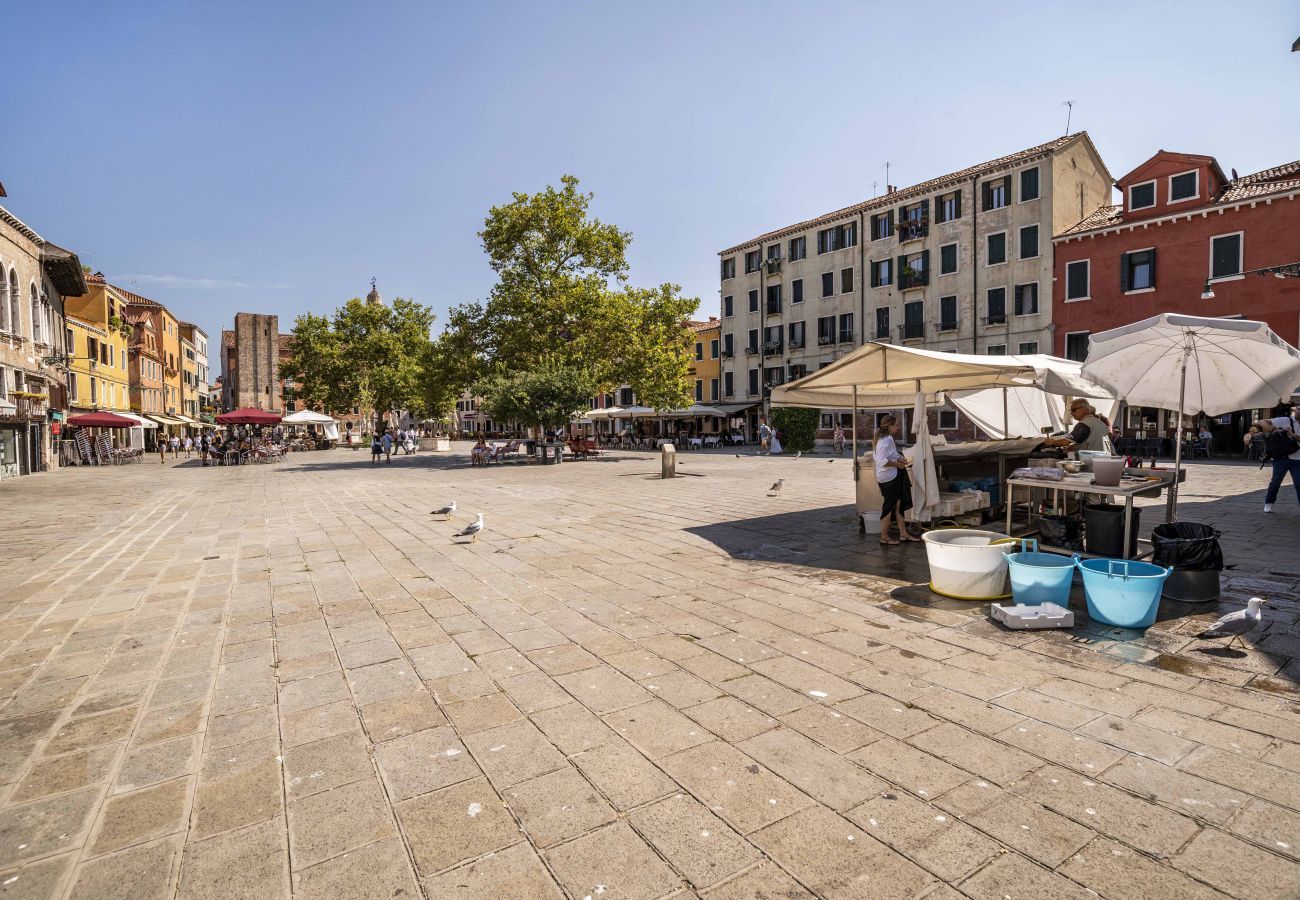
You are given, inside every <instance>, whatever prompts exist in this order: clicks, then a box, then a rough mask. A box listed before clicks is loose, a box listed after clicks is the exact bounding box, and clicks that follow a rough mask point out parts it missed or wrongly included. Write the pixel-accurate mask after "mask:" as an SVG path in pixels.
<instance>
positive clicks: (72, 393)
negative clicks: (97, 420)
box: [0, 369, 81, 400]
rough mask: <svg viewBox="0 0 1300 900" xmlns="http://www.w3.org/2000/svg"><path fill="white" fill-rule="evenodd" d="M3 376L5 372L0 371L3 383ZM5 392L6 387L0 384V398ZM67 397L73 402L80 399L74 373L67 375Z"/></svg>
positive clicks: (0, 378)
mask: <svg viewBox="0 0 1300 900" xmlns="http://www.w3.org/2000/svg"><path fill="white" fill-rule="evenodd" d="M4 374H5V370H4V369H0V381H3V379H4ZM5 390H6V386H5V385H4V384H0V397H3V396H5ZM68 396H69V397H71V398H72V399H73V400H80V399H81V392H80V391H78V390H77V373H76V372H69V373H68Z"/></svg>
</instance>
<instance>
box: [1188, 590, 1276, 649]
mask: <svg viewBox="0 0 1300 900" xmlns="http://www.w3.org/2000/svg"><path fill="white" fill-rule="evenodd" d="M1267 605H1268V604H1266V603H1265V602H1264V600H1263V598H1262V597H1251V598H1250V599H1249V600H1247V601H1246V608H1245V609H1239V610H1237V611H1236V612H1233V613H1228V614H1227V615H1226V616H1224V617H1223V618H1222V619H1220V620H1219V621H1217V622H1215V623H1214V624H1213V625H1211V626H1210V627H1209V628H1207V629H1205V630H1204V631H1202V632H1201V633H1200V634H1198V635H1197V637H1198V638H1201V639H1202V640H1205V639H1207V638H1221V637H1226V638H1230V639H1231V640H1229V641H1228V647H1231V646H1232V642H1233V641H1235V640H1236V639H1237V638H1239V637H1241V636H1242V635H1243V634H1246V633H1248V632H1249V631H1251V630H1253V629H1254V628H1255V627H1257V626H1258V625H1259V623H1260V620H1261V619H1262V618H1263V616H1261V615H1260V612H1259V608H1260V607H1261V606H1267ZM1243 646H1244V642H1243Z"/></svg>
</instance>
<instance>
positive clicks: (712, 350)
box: [709, 338, 718, 359]
mask: <svg viewBox="0 0 1300 900" xmlns="http://www.w3.org/2000/svg"><path fill="white" fill-rule="evenodd" d="M717 358H718V339H717V338H714V339H713V340H711V341H709V359H717Z"/></svg>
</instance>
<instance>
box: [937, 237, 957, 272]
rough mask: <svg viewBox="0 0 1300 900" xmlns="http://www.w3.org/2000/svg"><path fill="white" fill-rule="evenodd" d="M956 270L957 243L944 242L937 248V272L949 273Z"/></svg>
mask: <svg viewBox="0 0 1300 900" xmlns="http://www.w3.org/2000/svg"><path fill="white" fill-rule="evenodd" d="M956 271H957V245H956V244H944V245H943V246H942V247H940V248H939V274H940V275H951V274H953V273H954V272H956Z"/></svg>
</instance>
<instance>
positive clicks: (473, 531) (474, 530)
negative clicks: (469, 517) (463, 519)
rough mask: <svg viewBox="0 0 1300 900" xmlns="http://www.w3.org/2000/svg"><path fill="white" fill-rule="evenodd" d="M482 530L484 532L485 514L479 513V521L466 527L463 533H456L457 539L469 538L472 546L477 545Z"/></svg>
mask: <svg viewBox="0 0 1300 900" xmlns="http://www.w3.org/2000/svg"><path fill="white" fill-rule="evenodd" d="M482 530H483V514H482V513H479V514H478V519H476V520H475V521H473V522H470V523H469V524H468V525H466V526H465V529H464V530H463V531H458V532H456V537H467V538H469V539H470V543H471V544H473V543H477V542H478V536H479V532H481V531H482Z"/></svg>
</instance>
